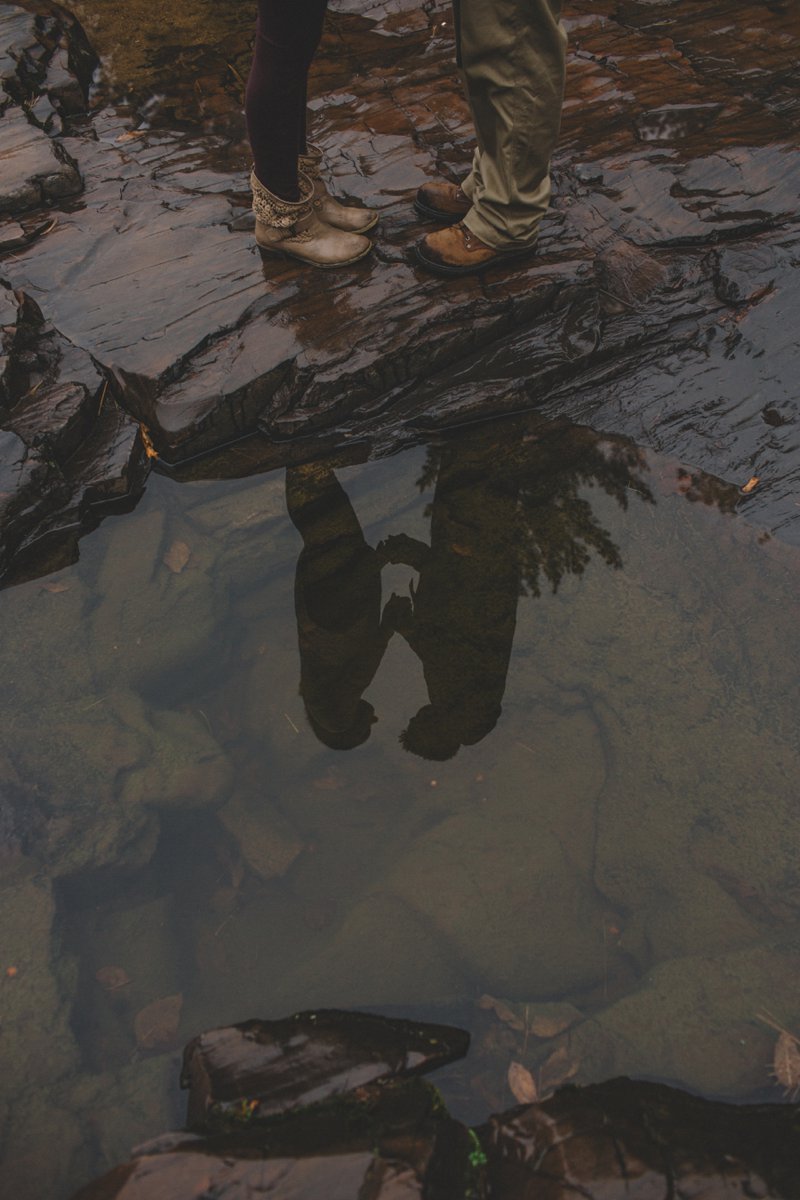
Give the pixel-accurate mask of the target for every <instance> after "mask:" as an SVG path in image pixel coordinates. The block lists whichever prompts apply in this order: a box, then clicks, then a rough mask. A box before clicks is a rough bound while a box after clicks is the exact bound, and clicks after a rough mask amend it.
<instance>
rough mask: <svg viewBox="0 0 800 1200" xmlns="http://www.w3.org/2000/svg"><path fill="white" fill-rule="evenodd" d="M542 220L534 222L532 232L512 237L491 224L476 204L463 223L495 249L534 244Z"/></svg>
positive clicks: (508, 248)
mask: <svg viewBox="0 0 800 1200" xmlns="http://www.w3.org/2000/svg"><path fill="white" fill-rule="evenodd" d="M462 190H463V184H462ZM466 194H467V193H465V195H466ZM540 222H541V218H539V219H537V220H536V221H535V222H533V224H532V225H531V229H530V232H529V233H527V234H526V236H525V237H522V238H510V237H509V236H508V234H504V233H503V232H502V231H500V230H498V229H497V228H496V227H495V226H494V225H491V224H490V223H489V221H487V220H486V218H485V217H484V216H482V214H481V211H480V209H479V208H476V207H475V206H474V205H473V207H472V208H471V209H470V210H469V212H468V213H467V215H466V216H465V217H464V218H463V224H464V225H466V227H467V229H468V230H469V231H470V233H474V234H475V237H477V238H480V240H481V241H482V242H485V243H486V245H487V246H491V247H492V249H493V250H510V249H512V247H518V246H532V245H533V243H534V242H535V241H536V239H537V237H538V234H539V224H540Z"/></svg>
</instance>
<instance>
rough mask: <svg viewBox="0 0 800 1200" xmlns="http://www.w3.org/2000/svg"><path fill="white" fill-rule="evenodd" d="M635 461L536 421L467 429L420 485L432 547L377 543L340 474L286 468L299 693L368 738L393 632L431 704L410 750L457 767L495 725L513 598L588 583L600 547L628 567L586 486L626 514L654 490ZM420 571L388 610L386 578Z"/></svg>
mask: <svg viewBox="0 0 800 1200" xmlns="http://www.w3.org/2000/svg"><path fill="white" fill-rule="evenodd" d="M642 469H643V463H642V459H641V456H640V454H639V452H638V451H637V450H636V449H635V448H634V447H632V446H630V445H629V444H628V443H627V442H622V441H617V440H613V441H608V440H603V439H601V438H599V437H598V436H597V435H596V434H593V433H591V432H590V431H589V430H585V429H576V428H574V427H566V428H561V429H555V430H554V429H553V428H552V427H551V428H550V429H549V430H547V431H546V432H545V431H543V429H542V427H540V428H539V432H538V433H537V432H536V428H535V426H534V425H533V424H532V423H531V420H530V418H528V419H527V420H523V419H519V420H513V421H505V422H503V424H502V426H501V427H499V428H498V426H493V427H492V428H486V427H483V428H475V429H471V430H468V431H465V432H462V433H461V434H459V435H458V436H456V437H453V438H451V439H449V440H448V441H447V442H445V443H444V444H442V445H438V446H435V447H432V448H431V449H430V450H429V453H428V460H427V463H426V466H425V470H424V472H423V476H422V478H421V480H420V481H419V482H420V486H421V487H430V486H431V485H432V484H433V483H434V481H435V492H434V497H433V502H432V504H431V505H430V508H429V510H428V511H429V515H430V520H431V538H430V545H428V544H426V543H425V542H421V541H418V540H416V539H414V538H410V537H408V536H407V535H406V534H395V535H392V536H390V537H389V538H387V539H386V540H385V541H384V542H381V543H379V544H378V545H377V546H376V547H374V548H373V547H372V546H369V545H368V544H367V542H366V541H365V539H364V535H363V532H362V530H361V526H360V524H359V521H358V518H357V516H356V514H355V511H354V509H353V507H352V505H351V503H350V501H349V499H348V497H347V495H346V493H345V491H344V489H343V488H342V486H341V484H340V483H339V481H338V480H337V478H336V476H335V474H334V472H333V469H332V467H330V466H327V465H325V464H319V463H317V464H312V465H310V466H305V467H292V468H289V470H288V471H287V477H286V495H287V504H288V508H289V513H290V516H291V518H292V521H293V522H294V524H295V526H296V527H297V529H298V531H299V533H300V535H301V536H302V538H303V550H302V553H301V555H300V558H299V561H298V564H297V575H296V586H295V603H296V610H297V626H298V638H299V644H300V660H301V675H300V691H301V694H302V696H303V700H304V702H305V706H306V712H307V714H308V718H309V721H310V723H311V726H312V728H313V730H314V732H315V733H316V735H317V736H318V737H319V738H320V740H321V741H323V742H324V743H325V744H326V745H328V746H331V747H332V748H334V749H341V750H344V749H350V748H352V747H354V746H358V745H359V744H360V743H362V742H364V741H365V740H366V739H367V738H368V737H369V733H370V728H371V726H372V724H373V722H374V721H375V720H376V719H377V718H376V717H375V713H374V710H373V708H372V706H371V705H370V704H368V703H367V701H366V700H364V699H363V695H364V692H365V691H366V689H367V688H368V687H369V685H370V683H371V682H372V679H373V678H374V676H375V673H376V671H377V670H378V667H379V665H380V662H381V659H382V658H383V655H384V653H385V651H386V647H387V645H388V643H389V640H390V639H391V637H392V635H393V634H394V633H399V634H400V635H401V636H402V637H404V638H405V639H406V641H407V642H408V644H409V646H410V647H411V648H412V650H414V652H415V653H416V654H417V655H418V656H419V658H420V660H421V662H422V667H423V672H424V676H425V683H426V685H427V689H428V698H429V701H430V703H428V704H426V705H424V707H423V708H421V709H420V711H419V712H418V713H417V714H416V716H414V717H412V719H411V720H410V721H409V724H408V727H407V728H406V729H405V730H404V731H403V733H402V734H401V738H400V740H401V742H402V743H403V745H404V746H405V748H406V749H407V750H411V751H413V752H414V753H415V754H419V755H421V756H422V757H424V758H428V759H437V760H443V759H447V758H451V757H452V756H453V755H454V754H456V753H457V751H458V750H459V749H460V747H461V746H465V745H474V744H475V743H476V742H478V741H480V740H481V738H483V737H485V736H486V734H487V733H489V732H490V731H491V730H492V729H493V728H494V726H495V725H496V723H497V720H498V717H499V716H500V712H501V702H502V698H503V693H504V691H505V684H506V675H507V672H508V664H509V659H510V656H511V647H512V643H513V639H514V629H515V625H516V610H517V600H518V598H519V596H520V595H524V594H525V593H526V592H527V593H529V594H531V595H538V594H539V589H540V581H541V579H542V578H544V579H546V580H547V581H548V582H549V583H550V585H551V586H552V587H553V588H556V587H557V586H558V583H559V581H560V579H561V578H562V576H563V575H564V574H567V573H574V574H580V573H581V572H582V571H583V570H584V568H585V566H586V564H587V563H588V561H589V558H590V555H591V551H592V550H594V551H596V552H597V554H598V555H599V556H600V557H601V558H602V559H603V560H604V561H605V562H606V563H608V564H609V565H612V566H618V565H620V561H619V554H618V551H617V549H616V547H615V546H614V544H613V542H612V541H611V539H610V537H609V535H608V533H607V532H606V531H605V530H604V529H603V528H602V527H601V526H600V525H599V524H598V523H597V521H596V519H595V517H594V515H593V513H592V510H591V506H590V504H589V503H588V500H587V499H586V497H585V495H581V494H580V489H581V486H582V485H587V484H591V483H596V484H598V485H599V486H600V487H601V488H602V489H603V490H604V491H605V492H606V493H607V494H609V495H611V496H613V497H614V498H616V500H617V501H618V502H619V503H620V504H621V505H622V506H623V507H624V506H625V504H626V502H627V494H628V489H633V490H635V491H637V492H638V493H639V494H640V495H642V496H645V497H649V492H648V491H647V489H646V487H645V485H644V484H643V483H642V481H641V478H640V473H641V471H642ZM387 563H403V564H405V565H407V566H409V567H411V568H413V569H414V570H415V571H416V572H417V573H418V582H417V584H416V586H414V585H413V584H412V585H411V587H410V594H409V595H408V596H398V595H397V594H393V595H392V596H391V597H390V598H389V600H388V601H387V603H386V604H385V605H384V606H383V608H381V571H382V570H383V567H384V566H385V565H386V564H387Z"/></svg>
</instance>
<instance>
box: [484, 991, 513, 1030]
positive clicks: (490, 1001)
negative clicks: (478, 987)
mask: <svg viewBox="0 0 800 1200" xmlns="http://www.w3.org/2000/svg"><path fill="white" fill-rule="evenodd" d="M478 1008H485V1009H490V1010H491V1011H492V1012H494V1015H495V1016H496V1017H497V1018H498V1019H499V1020H500V1021H503V1022H504V1023H505V1024H506V1025H509V1026H510V1027H511V1028H512V1029H515V1030H516V1031H517V1032H518V1033H524V1031H525V1022H524V1021H522V1020H520V1018H519V1017H518V1016H517V1014H516V1013H515V1012H514V1010H513V1008H511V1006H510V1005H508V1004H506V1002H505V1000H498V999H497V998H496V997H495V996H481V998H480V1000H479V1001H478Z"/></svg>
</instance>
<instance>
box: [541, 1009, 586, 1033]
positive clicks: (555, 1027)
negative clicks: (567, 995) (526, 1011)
mask: <svg viewBox="0 0 800 1200" xmlns="http://www.w3.org/2000/svg"><path fill="white" fill-rule="evenodd" d="M581 1015H582V1014H581V1013H580V1011H579V1010H578V1009H577V1008H575V1006H574V1005H573V1004H543V1005H540V1006H538V1007H537V1008H535V1009H533V1010H532V1012H531V1014H530V1015H529V1018H528V1028H529V1029H530V1031H531V1033H535V1034H536V1036H537V1037H540V1038H551V1037H556V1036H557V1035H558V1034H559V1033H563V1032H564V1030H565V1029H569V1027H570V1025H574V1024H575V1022H576V1021H580V1019H581Z"/></svg>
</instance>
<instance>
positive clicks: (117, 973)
mask: <svg viewBox="0 0 800 1200" xmlns="http://www.w3.org/2000/svg"><path fill="white" fill-rule="evenodd" d="M95 979H96V980H97V982H98V983H99V984H100V986H101V987H104V988H105V989H106V991H107V992H115V991H116V990H117V988H122V987H125V985H126V984H128V983H130V981H131V977H130V975H129V974H128V972H127V971H125V970H124V969H123V968H122V967H101V968H100V970H99V971H96V972H95Z"/></svg>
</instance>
